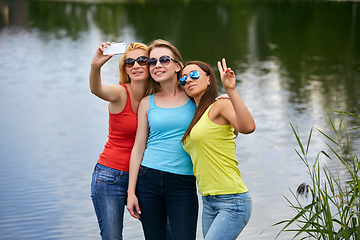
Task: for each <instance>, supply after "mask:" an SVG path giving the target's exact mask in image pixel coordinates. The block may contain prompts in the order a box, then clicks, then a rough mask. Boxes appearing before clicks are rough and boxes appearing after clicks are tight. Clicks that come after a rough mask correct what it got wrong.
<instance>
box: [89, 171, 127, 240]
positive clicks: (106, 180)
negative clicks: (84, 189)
mask: <svg viewBox="0 0 360 240" xmlns="http://www.w3.org/2000/svg"><path fill="white" fill-rule="evenodd" d="M128 182H129V173H128V172H124V171H120V170H116V169H113V168H109V167H106V166H104V165H101V164H96V166H95V169H94V172H93V175H92V182H91V198H92V201H93V204H94V209H95V213H96V216H97V219H98V223H99V228H100V235H101V238H102V239H103V240H119V239H123V238H122V231H123V217H124V209H125V205H126V201H127V189H128Z"/></svg>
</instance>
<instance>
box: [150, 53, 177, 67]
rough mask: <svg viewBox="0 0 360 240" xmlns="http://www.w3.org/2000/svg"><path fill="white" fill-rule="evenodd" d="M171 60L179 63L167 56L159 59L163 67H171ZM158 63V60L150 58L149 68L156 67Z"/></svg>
mask: <svg viewBox="0 0 360 240" xmlns="http://www.w3.org/2000/svg"><path fill="white" fill-rule="evenodd" d="M170 60H171V61H174V62H176V63H177V61H176V60H175V59H173V58H171V57H169V56H166V55H165V56H161V57H160V58H159V62H160V63H161V65H163V66H167V65H169V63H170ZM157 61H158V60H157V59H156V58H149V59H148V60H147V64H148V65H149V67H155V66H156V64H157Z"/></svg>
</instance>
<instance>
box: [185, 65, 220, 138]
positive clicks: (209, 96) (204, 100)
mask: <svg viewBox="0 0 360 240" xmlns="http://www.w3.org/2000/svg"><path fill="white" fill-rule="evenodd" d="M188 65H197V66H198V67H199V68H201V69H202V70H203V71H204V72H205V73H206V75H207V76H210V84H209V85H208V87H207V89H206V91H205V92H204V94H203V95H202V97H201V99H200V102H199V105H198V106H197V109H196V111H195V115H194V117H193V119H192V120H191V122H190V125H189V127H188V129H187V130H186V131H185V134H184V136H183V137H182V139H181V142H182V143H183V142H184V141H185V140H186V138H187V136H189V134H190V132H191V129H192V128H193V127H194V126H195V124H196V123H197V122H198V121H199V119H200V118H201V116H202V115H203V114H204V112H205V111H206V109H207V108H208V107H209V106H210V105H211V104H212V103H214V102H215V101H216V100H215V98H216V97H217V96H218V89H217V83H216V77H215V73H214V70H212V68H211V67H210V66H209V65H208V64H207V63H204V62H200V61H190V62H187V63H186V64H185V66H184V67H186V66H188Z"/></svg>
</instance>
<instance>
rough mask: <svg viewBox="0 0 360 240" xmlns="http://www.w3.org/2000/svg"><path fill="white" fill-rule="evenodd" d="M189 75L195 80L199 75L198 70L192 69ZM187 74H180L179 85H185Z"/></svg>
mask: <svg viewBox="0 0 360 240" xmlns="http://www.w3.org/2000/svg"><path fill="white" fill-rule="evenodd" d="M189 77H190V78H191V79H193V80H197V79H199V77H200V73H199V71H192V72H190V73H189ZM187 78H188V77H187V76H186V75H184V76H182V77H181V78H180V85H181V86H185V85H186V80H187Z"/></svg>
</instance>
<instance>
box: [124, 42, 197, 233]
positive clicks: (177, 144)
mask: <svg viewBox="0 0 360 240" xmlns="http://www.w3.org/2000/svg"><path fill="white" fill-rule="evenodd" d="M148 54H149V59H148V65H149V70H150V74H151V77H152V78H153V79H154V80H155V81H156V82H157V83H159V85H160V86H161V90H160V91H159V92H158V93H156V94H154V95H150V96H149V97H145V98H143V99H142V100H141V102H140V106H139V110H138V128H137V132H136V138H135V144H134V147H133V150H132V153H131V159H130V170H129V187H128V201H127V209H128V210H129V213H130V214H131V215H132V216H133V217H135V218H140V220H141V222H142V226H143V230H144V235H145V239H147V240H162V239H166V222H167V218H168V219H169V223H170V229H171V237H172V239H173V240H177V239H179V240H180V239H181V240H184V239H186V240H194V239H196V224H197V216H198V199H197V193H196V181H195V177H194V174H193V170H192V162H191V159H190V156H189V155H188V154H187V153H186V152H185V150H184V149H183V146H182V143H181V138H182V136H183V135H184V133H185V131H186V129H187V128H188V126H189V123H190V121H191V120H192V118H193V116H194V113H195V110H196V105H195V103H193V102H192V101H190V99H189V97H188V96H187V95H186V93H185V92H184V90H183V88H182V87H181V86H180V85H179V78H180V73H181V70H182V67H183V63H182V57H181V55H180V52H179V51H178V50H177V49H176V48H175V47H174V46H173V45H172V44H171V43H169V42H167V41H164V40H155V41H154V42H153V43H152V44H151V45H150V47H149V50H148ZM139 169H140V170H139Z"/></svg>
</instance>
